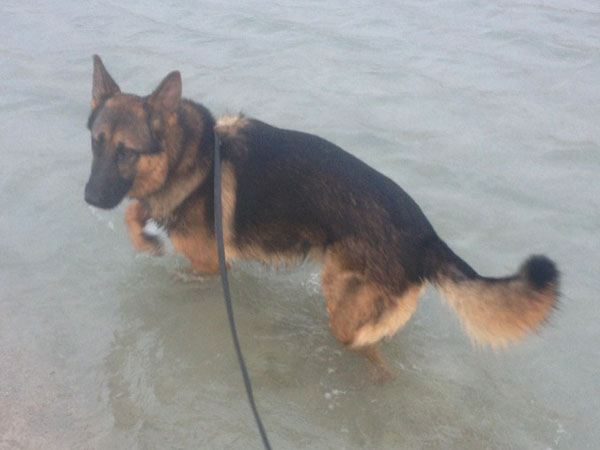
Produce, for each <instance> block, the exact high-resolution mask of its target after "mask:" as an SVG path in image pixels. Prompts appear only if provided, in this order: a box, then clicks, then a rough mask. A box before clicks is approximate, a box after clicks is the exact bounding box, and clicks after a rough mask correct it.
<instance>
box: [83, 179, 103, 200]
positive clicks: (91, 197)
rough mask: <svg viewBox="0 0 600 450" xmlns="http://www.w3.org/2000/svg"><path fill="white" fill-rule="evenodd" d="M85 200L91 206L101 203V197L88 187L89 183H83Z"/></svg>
mask: <svg viewBox="0 0 600 450" xmlns="http://www.w3.org/2000/svg"><path fill="white" fill-rule="evenodd" d="M84 198H85V201H86V202H87V203H89V204H90V205H92V206H100V205H101V204H102V199H101V198H100V195H99V194H98V193H97V192H94V190H93V189H90V184H89V183H88V184H86V185H85V195H84Z"/></svg>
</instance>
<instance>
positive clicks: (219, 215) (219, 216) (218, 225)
mask: <svg viewBox="0 0 600 450" xmlns="http://www.w3.org/2000/svg"><path fill="white" fill-rule="evenodd" d="M214 194H215V232H216V235H217V250H218V253H219V270H220V271H221V282H222V283H223V295H224V296H225V306H226V307H227V318H228V319H229V328H230V329H231V337H232V339H233V345H234V347H235V352H236V353H237V357H238V362H239V364H240V369H241V370H242V377H243V378H244V385H245V386H246V394H248V402H249V403H250V407H251V408H252V413H253V414H254V418H255V419H256V425H258V431H259V432H260V437H261V438H262V441H263V444H264V446H265V448H266V449H267V450H271V444H269V439H268V438H267V432H266V431H265V428H264V426H263V424H262V421H261V420H260V416H259V415H258V410H257V409H256V404H255V403H254V394H253V393H252V384H251V383H250V376H249V375H248V369H246V363H245V362H244V356H243V355H242V348H241V347H240V341H239V339H238V335H237V330H236V327H235V320H234V317H233V306H232V305H231V294H230V292H229V280H228V279H227V266H226V264H225V241H224V239H223V205H222V204H221V139H219V136H218V135H217V133H216V132H215V186H214Z"/></svg>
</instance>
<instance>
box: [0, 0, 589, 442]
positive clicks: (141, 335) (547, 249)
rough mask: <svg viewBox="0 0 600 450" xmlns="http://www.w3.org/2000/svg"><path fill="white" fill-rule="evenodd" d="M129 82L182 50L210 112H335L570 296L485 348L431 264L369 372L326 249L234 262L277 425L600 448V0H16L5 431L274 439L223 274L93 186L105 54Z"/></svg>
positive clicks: (347, 135) (259, 376) (476, 261)
mask: <svg viewBox="0 0 600 450" xmlns="http://www.w3.org/2000/svg"><path fill="white" fill-rule="evenodd" d="M93 53H99V54H100V55H101V56H102V57H103V59H104V62H105V64H106V65H107V67H108V70H109V71H110V72H111V74H112V75H113V76H114V77H115V79H116V80H117V82H118V83H119V84H120V86H121V88H122V89H123V90H124V91H127V92H134V93H139V94H145V93H149V92H150V91H151V90H152V89H153V88H154V87H155V85H156V84H157V83H158V82H159V81H160V80H161V79H162V77H163V76H164V75H166V74H167V73H168V72H169V71H170V70H173V69H179V70H180V71H181V72H182V75H183V83H184V95H185V96H187V97H189V98H193V99H195V100H197V101H201V102H203V103H204V104H205V105H206V106H207V107H209V108H210V109H211V110H212V111H213V113H214V114H216V115H220V114H223V113H227V112H229V113H235V112H237V111H243V112H244V113H246V114H247V115H249V116H253V117H257V118H260V119H262V120H264V121H267V122H270V123H272V124H274V125H277V126H281V127H285V128H294V129H300V130H303V131H308V132H312V133H315V134H319V135H321V136H323V137H325V138H327V139H329V140H331V141H333V142H335V143H336V144H338V145H340V146H342V147H343V148H345V149H346V150H348V151H350V152H351V153H353V154H355V155H357V156H358V157H360V158H361V159H363V160H365V161H366V162H368V163H369V164H370V165H372V166H373V167H375V168H377V169H378V170H380V171H382V172H383V173H385V174H386V175H388V176H390V177H391V178H392V179H394V180H395V181H396V182H398V183H399V184H400V185H401V186H402V187H403V188H404V189H405V190H407V191H408V192H409V193H410V194H411V195H412V196H413V197H414V198H415V199H416V200H417V202H418V203H419V204H420V205H421V206H422V208H423V209H424V211H425V212H426V214H427V216H428V217H429V219H430V220H431V221H432V223H433V224H434V226H435V227H436V229H437V230H438V232H439V233H440V235H441V236H442V237H443V238H444V239H446V240H447V242H448V243H449V244H450V245H451V247H452V248H453V249H454V250H455V251H456V252H457V253H458V254H460V255H461V256H462V257H464V258H465V259H466V260H467V261H469V262H470V263H471V264H472V265H473V266H474V267H475V268H476V269H478V270H479V271H480V272H482V273H484V274H489V275H504V274H508V273H512V272H513V271H514V270H516V268H517V267H518V265H519V264H520V262H521V261H522V260H523V259H524V258H525V257H526V256H527V255H528V254H530V253H546V254H548V255H549V256H551V257H552V258H554V259H555V260H556V261H557V262H558V264H559V267H560V269H561V271H562V275H563V284H562V292H563V296H562V304H561V307H560V309H559V310H558V311H557V312H556V314H554V316H553V318H552V320H551V322H550V323H549V324H548V325H547V326H546V327H545V328H544V329H543V330H542V332H540V333H539V334H538V335H535V336H532V337H531V338H530V339H528V340H527V341H525V342H524V343H523V344H522V345H519V346H517V347H513V348H511V349H509V350H507V351H502V352H497V353H494V352H493V351H491V350H489V349H481V348H476V347H474V346H472V345H471V343H470V342H469V339H468V338H467V337H466V336H465V334H464V333H463V331H462V329H461V326H460V323H459V322H458V320H457V318H456V317H455V315H454V314H453V313H452V312H451V311H450V310H449V309H448V308H446V307H445V306H444V305H443V304H442V303H441V302H440V300H439V295H438V294H437V292H435V291H434V290H432V289H429V290H427V291H426V293H425V295H424V296H423V297H422V299H421V301H420V305H419V308H418V310H417V312H416V314H415V315H414V316H413V319H412V320H411V321H410V322H409V324H408V325H407V326H406V327H405V328H404V329H403V330H401V331H400V332H399V333H398V334H397V335H396V336H395V337H394V338H393V339H392V340H391V341H390V342H387V343H385V344H384V345H383V352H384V355H385V357H386V359H387V360H388V362H389V363H390V365H391V366H392V367H393V368H394V370H395V371H396V373H397V378H396V379H395V380H394V381H393V382H390V383H388V384H385V385H374V384H373V383H372V382H371V381H370V379H369V373H368V367H367V365H366V364H365V362H364V361H363V360H362V358H360V357H359V356H358V355H355V354H353V353H351V352H347V351H343V350H342V349H341V348H340V346H339V345H338V344H337V343H336V342H335V340H334V339H333V338H332V337H331V335H330V334H329V332H328V329H327V317H326V312H325V308H324V304H323V303H324V302H323V297H322V295H321V293H320V284H319V276H318V274H319V267H318V266H317V265H312V264H305V265H302V266H300V267H296V268H292V269H287V268H286V269H280V270H274V269H272V268H265V267H262V266H260V265H258V264H254V263H236V264H234V266H233V269H232V271H231V283H232V290H233V296H234V302H235V311H236V318H237V322H238V327H239V332H240V336H241V339H242V342H243V347H244V351H245V356H246V360H247V363H248V366H249V370H250V373H251V376H252V379H253V383H254V389H255V395H256V397H257V402H258V406H259V409H260V411H261V413H262V417H263V420H264V422H265V425H266V428H267V430H268V432H269V435H270V438H271V442H272V444H273V447H274V448H277V449H297V448H315V449H457V450H458V449H460V450H475V449H528V450H529V449H539V450H548V449H552V450H556V449H596V448H598V442H600V431H599V429H598V426H597V424H598V423H599V422H600V381H599V379H600V331H599V330H600V327H599V325H598V324H599V323H600V307H599V305H598V292H599V290H600V282H599V270H600V241H599V238H598V236H599V234H600V213H599V207H600V182H599V181H598V173H599V170H600V127H599V123H600V122H599V121H600V89H599V88H598V86H599V84H598V80H600V5H599V4H598V2H596V1H592V0H590V1H586V0H572V1H570V2H564V1H559V0H548V1H543V0H513V1H505V0H499V1H496V2H483V1H460V2H443V1H420V0H419V1H416V0H410V1H407V2H391V1H381V2H356V1H350V2H348V1H345V2H343V1H340V0H330V1H328V2H316V1H309V0H296V1H293V2H292V1H280V2H266V1H262V0H259V1H252V2H246V1H244V2H239V3H237V4H235V6H234V5H226V4H224V3H223V2H217V1H208V2H190V1H187V2H186V1H174V0H167V1H164V2H161V3H160V4H158V2H157V4H156V5H154V6H151V7H150V6H148V5H147V4H146V3H145V2H135V1H134V2H117V1H106V0H102V1H99V2H95V3H93V4H88V3H84V2H78V1H73V0H65V1H61V2H53V3H51V4H42V3H40V2H33V1H30V0H24V1H19V2H14V1H10V0H9V1H4V2H2V4H1V5H0V79H1V80H2V82H1V83H0V147H1V150H0V206H1V211H2V214H1V215H0V236H1V237H0V286H1V290H0V449H2V450H4V449H45V450H53V449H67V448H68V449H191V448H206V449H249V448H256V449H258V448H261V444H260V441H259V439H258V435H257V432H256V429H255V425H254V423H253V419H252V417H251V415H250V410H249V407H248V405H247V403H246V398H245V393H244V391H243V386H242V382H241V377H240V374H239V370H238V367H237V362H236V359H235V356H234V353H233V347H232V344H231V340H230V337H229V329H228V326H227V320H226V316H225V309H224V306H223V300H222V297H221V287H220V283H219V280H218V279H216V278H204V277H201V276H199V275H196V274H194V273H193V272H192V271H191V270H190V269H189V266H188V263H187V262H186V261H185V260H184V259H183V258H181V257H179V256H177V255H175V254H174V253H173V252H170V253H168V254H167V255H166V256H164V257H161V258H154V257H148V256H140V255H136V254H135V253H134V252H133V250H132V249H131V246H130V244H129V242H128V238H127V235H126V230H125V227H124V224H123V220H122V213H123V206H120V207H119V208H117V209H116V210H113V211H98V210H94V209H92V208H90V207H88V206H87V205H86V204H85V203H84V201H83V188H84V185H85V182H86V180H87V176H88V171H89V167H90V161H91V152H90V148H89V135H88V132H87V130H86V128H85V122H86V119H87V115H88V108H89V100H90V93H91V72H92V61H91V55H92V54H93Z"/></svg>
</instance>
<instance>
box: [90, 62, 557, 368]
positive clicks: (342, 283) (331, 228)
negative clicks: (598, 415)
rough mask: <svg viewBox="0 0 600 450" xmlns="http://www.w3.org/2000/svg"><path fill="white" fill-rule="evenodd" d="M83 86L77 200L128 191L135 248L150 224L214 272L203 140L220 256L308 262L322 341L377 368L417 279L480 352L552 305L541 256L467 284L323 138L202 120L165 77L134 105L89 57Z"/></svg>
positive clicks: (394, 191)
mask: <svg viewBox="0 0 600 450" xmlns="http://www.w3.org/2000/svg"><path fill="white" fill-rule="evenodd" d="M93 81H94V83H93V89H92V103H91V105H92V114H91V116H90V120H89V123H88V125H89V128H90V130H91V134H92V139H93V149H94V161H93V164H92V173H91V175H90V180H89V182H88V185H87V186H86V200H87V201H88V202H90V203H91V204H94V205H97V206H100V207H104V208H110V207H113V206H115V205H116V204H117V203H118V202H119V201H121V199H122V198H123V197H124V196H128V197H129V198H130V199H132V201H131V203H130V204H129V205H128V206H127V208H126V212H125V223H126V225H127V228H128V230H129V235H130V238H131V241H132V243H133V246H134V247H135V248H136V249H137V250H140V251H154V252H157V251H158V250H159V249H160V243H159V242H158V241H157V239H156V238H154V237H151V236H149V235H147V234H145V233H144V231H143V230H144V226H145V224H146V223H147V222H148V221H149V220H154V221H156V222H158V223H159V224H160V225H161V226H163V227H164V228H165V229H166V230H167V232H168V234H169V237H170V239H171V241H172V242H173V246H174V248H175V249H176V250H177V251H178V252H180V253H182V254H183V255H185V256H186V258H188V259H189V260H190V262H191V264H192V267H193V268H194V269H195V270H197V271H200V272H206V273H217V271H218V256H217V246H216V239H215V232H214V226H213V215H214V214H213V211H214V208H213V199H212V195H213V190H212V180H213V176H214V173H213V172H214V169H213V168H214V165H213V162H214V161H213V147H214V137H215V134H214V133H216V135H218V136H219V139H220V140H221V142H222V155H223V156H222V171H221V184H222V198H221V200H222V205H223V226H224V239H225V247H226V254H227V258H228V259H230V260H231V259H238V258H247V259H256V260H260V261H263V262H265V263H271V264H280V263H291V262H294V261H298V260H302V259H305V258H312V259H316V260H322V261H323V269H322V284H323V292H324V294H325V303H326V307H327V312H328V314H329V325H330V328H331V331H332V333H333V335H334V336H335V337H336V338H337V339H338V340H339V341H340V342H341V343H343V344H344V345H346V346H347V347H350V348H355V349H362V350H363V352H364V353H365V355H366V356H367V357H368V358H369V359H370V360H371V361H372V362H374V363H375V364H376V365H377V366H378V367H379V368H380V369H381V372H382V373H385V372H386V371H387V370H386V369H385V365H384V363H383V360H382V358H381V356H380V354H379V352H378V351H377V349H376V347H375V345H376V343H377V342H378V341H380V340H381V339H382V338H385V337H390V336H392V335H393V334H394V333H395V332H396V331H397V330H398V329H399V328H400V327H402V326H403V325H404V324H405V323H406V322H407V321H408V320H409V318H410V317H411V315H412V314H413V313H414V311H415V309H416V307H417V299H418V297H419V295H420V294H421V292H422V290H423V287H424V284H425V283H426V282H428V281H429V282H431V283H432V284H433V285H435V286H436V287H438V288H439V289H440V290H441V291H442V292H443V294H444V297H445V298H446V300H447V301H448V303H449V304H450V305H452V306H453V307H454V308H455V309H456V311H457V312H458V314H459V316H460V317H461V319H462V320H463V323H464V324H465V327H466V329H467V332H468V333H469V335H470V336H472V337H473V338H474V339H475V340H477V341H485V342H488V343H490V344H491V345H492V346H504V345H506V344H507V343H508V342H509V341H511V340H517V339H520V338H522V337H523V336H524V335H525V334H526V333H528V332H530V331H535V330H537V329H538V328H539V326H540V324H541V323H543V322H544V321H546V320H547V318H548V315H549V313H550V311H551V309H552V307H553V306H554V305H555V303H556V297H557V293H558V273H557V271H556V269H555V267H554V264H553V263H552V262H551V261H550V260H548V259H547V258H545V257H540V256H538V257H533V258H531V259H530V260H529V261H528V262H527V263H525V265H524V266H523V268H522V270H521V271H520V272H519V273H518V274H516V275H514V276H512V277H507V278H505V279H491V278H485V277H481V276H480V275H478V274H477V273H476V272H475V271H474V270H473V269H472V268H471V267H469V266H468V265H467V264H466V263H465V262H464V261H462V260H461V259H460V258H459V257H458V256H456V255H455V254H454V253H453V252H452V251H451V250H450V249H449V248H448V247H447V245H446V244H445V243H444V242H443V241H442V240H441V239H440V238H439V237H438V236H437V234H436V233H435V231H434V230H433V227H432V226H431V224H430V223H429V222H428V221H427V219H426V218H425V216H424V215H423V213H422V211H421V210H420V208H419V207H418V205H417V204H416V203H415V202H414V201H413V200H412V199H411V198H410V197H409V196H408V195H407V194H406V193H405V192H404V191H403V190H402V189H401V188H399V187H398V186H397V185H396V184H395V183H393V182H392V181H391V180H389V179H387V178H386V177H384V176H383V175H381V174H379V173H378V172H376V171H374V170H373V169H371V168H370V167H368V166H366V165H365V164H364V163H362V162H360V161H359V160H357V159H356V158H354V157H353V156H351V155H350V154H348V153H346V152H344V151H343V150H342V149H340V148H339V147H336V146H335V145H333V144H331V143H329V142H327V141H325V140H324V139H321V138H318V137H316V136H312V135H308V134H305V133H300V132H295V131H290V130H282V129H278V128H275V127H271V126H269V125H267V124H264V123H262V122H260V121H257V120H254V119H248V118H246V117H244V116H242V115H235V116H224V117H222V118H220V119H218V120H216V121H215V120H214V119H213V117H212V115H211V114H210V112H209V111H208V110H207V109H206V108H204V107H203V106H202V105H199V104H197V103H194V102H192V101H189V100H185V99H182V98H181V90H182V87H181V77H180V75H179V73H178V72H172V73H171V74H169V75H168V76H167V77H166V78H165V79H164V80H163V81H162V82H161V83H160V85H159V86H158V87H157V88H156V90H155V91H154V92H153V93H152V94H151V95H149V96H147V97H139V96H136V95H130V94H123V93H121V91H120V88H119V87H118V85H117V84H116V83H115V82H114V80H113V79H112V77H111V76H110V75H109V74H108V72H107V71H106V69H105V68H104V65H103V64H102V61H101V60H100V58H98V57H95V58H94V78H93Z"/></svg>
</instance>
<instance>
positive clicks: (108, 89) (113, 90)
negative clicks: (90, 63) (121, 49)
mask: <svg viewBox="0 0 600 450" xmlns="http://www.w3.org/2000/svg"><path fill="white" fill-rule="evenodd" d="M119 92H121V89H119V86H118V85H117V83H115V80H113V79H112V77H111V76H110V75H109V73H108V72H107V71H106V68H105V67H104V64H102V60H101V59H100V57H99V56H98V55H94V79H93V83H92V109H95V108H96V107H97V106H98V105H99V104H100V103H102V102H103V101H104V100H106V99H107V98H108V97H111V96H113V95H115V94H118V93H119Z"/></svg>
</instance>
